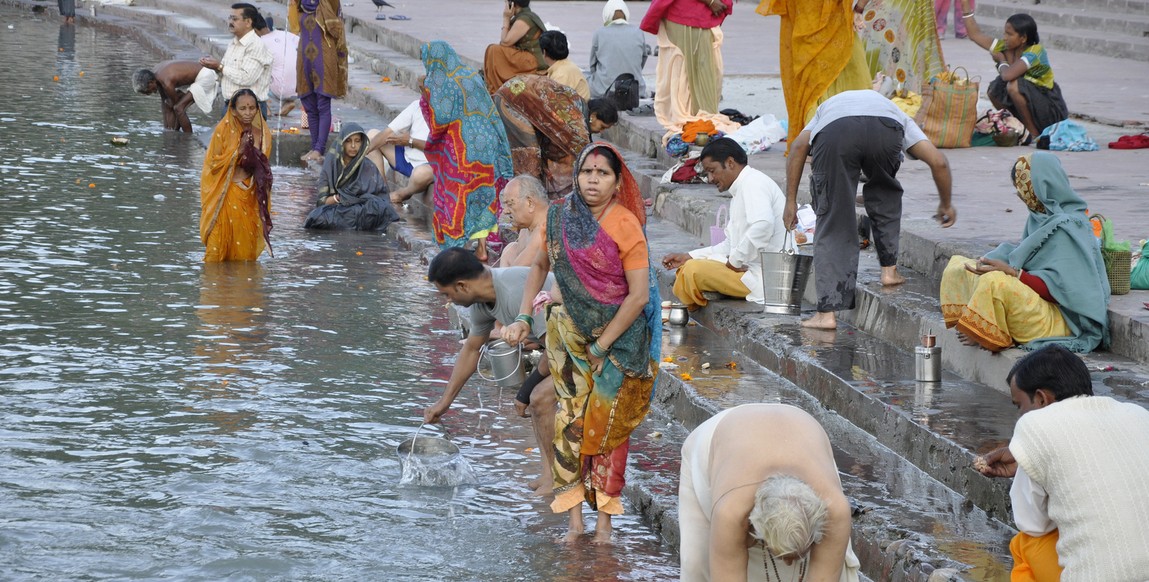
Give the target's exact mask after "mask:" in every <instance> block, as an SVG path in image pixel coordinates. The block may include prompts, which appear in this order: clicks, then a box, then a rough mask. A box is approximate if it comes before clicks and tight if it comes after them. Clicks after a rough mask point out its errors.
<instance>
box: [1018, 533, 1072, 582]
mask: <svg viewBox="0 0 1149 582" xmlns="http://www.w3.org/2000/svg"><path fill="white" fill-rule="evenodd" d="M1057 539H1058V533H1057V530H1053V531H1051V532H1049V533H1047V534H1045V535H1043V536H1040V537H1033V536H1031V535H1029V534H1026V533H1019V534H1017V535H1015V536H1013V539H1012V540H1010V542H1009V553H1011V554H1013V571H1012V572H1010V574H1009V580H1010V582H1057V581H1058V580H1061V566H1060V565H1058V563H1057Z"/></svg>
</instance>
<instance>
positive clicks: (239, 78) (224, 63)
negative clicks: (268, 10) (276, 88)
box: [199, 3, 273, 119]
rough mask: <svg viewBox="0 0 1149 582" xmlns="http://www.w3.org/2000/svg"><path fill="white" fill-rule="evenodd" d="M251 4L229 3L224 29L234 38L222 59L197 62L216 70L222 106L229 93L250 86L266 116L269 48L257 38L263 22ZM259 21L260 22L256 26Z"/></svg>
mask: <svg viewBox="0 0 1149 582" xmlns="http://www.w3.org/2000/svg"><path fill="white" fill-rule="evenodd" d="M265 22H266V21H264V19H263V16H260V14H259V11H258V10H256V8H255V6H252V5H251V4H246V3H240V4H232V5H231V15H230V16H228V18H227V29H228V31H229V32H231V33H232V34H233V35H235V38H234V39H232V41H231V44H229V45H228V46H227V52H225V53H224V54H223V59H222V60H216V59H213V58H211V57H203V58H201V59H200V60H199V63H200V64H201V65H203V66H205V67H207V68H209V69H212V70H214V71H215V72H216V73H218V74H219V78H220V91H222V92H223V96H224V99H225V101H224V110H225V111H226V110H227V105H228V103H229V102H230V101H231V96H232V95H234V94H235V92H236V91H239V90H240V89H251V91H252V92H253V93H255V96H256V98H257V99H259V110H260V111H261V112H262V113H263V117H264V119H266V118H267V95H268V91H269V90H270V88H271V64H272V60H273V59H272V56H271V51H270V50H268V49H267V46H266V45H265V44H263V42H262V41H260V40H259V35H258V34H256V33H255V29H256V28H260V27H262V26H266V23H265ZM257 24H258V25H261V26H257Z"/></svg>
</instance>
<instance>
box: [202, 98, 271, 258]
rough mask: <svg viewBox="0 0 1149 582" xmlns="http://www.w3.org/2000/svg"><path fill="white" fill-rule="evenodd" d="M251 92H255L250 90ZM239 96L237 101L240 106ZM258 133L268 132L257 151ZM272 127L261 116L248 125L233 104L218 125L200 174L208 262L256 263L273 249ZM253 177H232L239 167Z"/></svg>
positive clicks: (203, 231) (203, 225)
mask: <svg viewBox="0 0 1149 582" xmlns="http://www.w3.org/2000/svg"><path fill="white" fill-rule="evenodd" d="M248 93H250V91H248ZM234 104H235V103H234V99H233V102H232V105H234ZM253 132H258V133H259V134H261V135H262V136H263V142H262V148H261V149H257V148H256V147H255V146H254V144H253V140H252V138H251V136H252V133H253ZM270 153H271V130H270V128H268V127H267V124H266V123H265V122H264V120H263V117H262V116H261V115H258V114H257V115H256V116H255V119H254V120H253V121H252V122H251V127H250V129H245V128H244V127H243V124H242V123H241V122H240V120H239V116H238V115H236V112H235V109H234V108H233V107H228V108H227V110H226V112H225V113H224V116H223V120H221V121H220V122H219V125H216V126H215V130H214V131H213V132H212V134H211V141H210V142H209V143H208V146H207V154H206V155H204V159H203V172H202V173H201V175H200V221H199V233H200V241H202V242H203V244H204V247H206V251H205V253H204V257H203V260H204V262H205V263H214V262H219V261H254V260H255V259H257V258H258V257H259V255H260V254H262V253H263V250H264V249H267V250H268V252H271V240H270V238H269V237H270V234H271V185H272V177H271V164H270V162H269V161H268V159H267V156H268V154H270ZM237 166H238V167H242V168H244V169H245V170H246V171H247V172H248V173H249V174H250V175H251V176H250V177H249V178H248V179H247V180H244V181H243V182H234V181H232V176H233V175H234V174H235V169H236V167H237Z"/></svg>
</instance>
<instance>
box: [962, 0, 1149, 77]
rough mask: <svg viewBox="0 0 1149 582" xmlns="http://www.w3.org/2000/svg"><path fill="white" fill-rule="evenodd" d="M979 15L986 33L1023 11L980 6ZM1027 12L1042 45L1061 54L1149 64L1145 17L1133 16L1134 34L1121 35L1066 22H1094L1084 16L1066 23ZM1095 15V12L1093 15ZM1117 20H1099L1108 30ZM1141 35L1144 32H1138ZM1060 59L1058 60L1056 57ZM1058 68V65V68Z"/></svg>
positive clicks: (1029, 10)
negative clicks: (1096, 56) (1109, 24)
mask: <svg viewBox="0 0 1149 582" xmlns="http://www.w3.org/2000/svg"><path fill="white" fill-rule="evenodd" d="M978 10H979V12H978V14H979V15H982V14H984V15H985V16H984V17H983V18H979V21H978V23H979V24H981V26H982V28H983V30H986V31H1000V30H1001V27H1002V26H1003V25H1004V23H1005V19H1006V18H1009V16H1010V15H1012V14H1014V13H1016V12H1019V11H1022V10H1018V9H1016V8H1015V7H1013V6H1009V5H994V6H993V7H992V8H991V7H989V6H987V7H986V9H985V11H984V12H982V6H981V5H979V6H978ZM1023 12H1027V13H1029V14H1030V15H1031V16H1033V17H1034V18H1035V19H1036V20H1037V23H1038V24H1037V29H1038V32H1039V33H1040V34H1041V44H1043V45H1045V46H1048V47H1053V48H1056V49H1060V50H1066V51H1073V52H1079V53H1089V54H1095V55H1103V56H1107V57H1116V58H1119V59H1129V60H1132V61H1149V38H1145V37H1144V36H1142V34H1143V33H1144V32H1149V31H1146V30H1142V28H1141V27H1142V26H1143V23H1144V20H1145V19H1146V18H1147V17H1145V16H1131V17H1130V18H1133V19H1134V20H1133V21H1132V24H1130V25H1126V26H1127V27H1132V28H1133V30H1134V32H1135V33H1136V36H1134V34H1132V33H1130V34H1121V33H1115V32H1111V31H1107V30H1091V29H1081V28H1073V27H1072V25H1071V24H1070V23H1068V22H1064V21H1065V20H1087V19H1088V20H1091V21H1092V20H1094V18H1093V17H1088V16H1081V17H1079V18H1069V19H1066V18H1064V17H1063V16H1062V15H1046V17H1045V18H1042V17H1039V16H1038V15H1037V14H1035V13H1034V12H1035V11H1034V10H1032V9H1027V10H1023ZM1090 13H1091V12H1090ZM1116 18H1120V17H1115V18H1111V19H1109V20H1108V21H1100V20H1098V22H1099V24H1098V26H1108V24H1104V22H1112V21H1115V19H1116ZM1137 31H1141V32H1137ZM1054 58H1056V57H1054ZM1054 66H1055V67H1056V64H1055V65H1054Z"/></svg>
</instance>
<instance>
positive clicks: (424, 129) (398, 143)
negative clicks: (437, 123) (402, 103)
mask: <svg viewBox="0 0 1149 582" xmlns="http://www.w3.org/2000/svg"><path fill="white" fill-rule="evenodd" d="M422 85H423V80H422V79H420V81H419V86H420V87H421V86H422ZM430 135H431V128H430V127H429V126H428V125H427V119H426V118H424V117H423V110H422V108H420V107H419V100H418V99H416V100H414V101H412V102H411V104H410V105H408V106H407V108H406V109H404V110H403V111H402V112H401V113H399V115H396V116H395V119H392V120H391V123H389V124H387V128H386V129H384V130H383V131H379V130H377V129H372V130H371V131H368V132H367V138H368V139H369V140H371V145H370V146H369V147H368V148H367V158H368V159H369V160H371V161H372V162H374V163H375V165H376V166H378V167H379V173H380V174H383V175H386V173H385V166H384V165H383V159H384V158H386V159H387V165H389V166H391V167H392V168H394V169H395V171H396V172H399V173H400V174H403V175H404V176H407V178H408V180H407V185H406V186H403V187H402V188H399V189H398V190H395V191H394V192H392V193H391V203H392V204H402V203H403V202H406V201H407V199H408V198H410V197H412V196H414V195H416V194H418V193H419V192H423V191H424V190H426V189H427V188H430V187H431V184H433V183H434V182H435V173H434V172H433V171H432V170H431V165H430V164H428V163H427V156H426V155H425V154H424V153H423V148H425V147H427V138H428V137H430Z"/></svg>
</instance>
